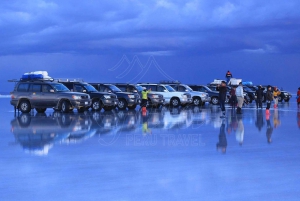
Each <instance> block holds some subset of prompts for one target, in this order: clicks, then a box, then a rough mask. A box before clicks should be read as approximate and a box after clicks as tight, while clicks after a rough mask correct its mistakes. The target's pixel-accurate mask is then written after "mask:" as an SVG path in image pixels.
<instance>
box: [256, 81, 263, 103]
mask: <svg viewBox="0 0 300 201" xmlns="http://www.w3.org/2000/svg"><path fill="white" fill-rule="evenodd" d="M263 96H264V91H263V89H262V87H261V85H259V86H258V88H257V90H256V109H258V107H259V108H261V109H262V99H263Z"/></svg>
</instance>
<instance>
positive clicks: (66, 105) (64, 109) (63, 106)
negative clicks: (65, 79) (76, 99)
mask: <svg viewBox="0 0 300 201" xmlns="http://www.w3.org/2000/svg"><path fill="white" fill-rule="evenodd" d="M61 111H62V112H63V113H68V112H69V111H70V103H69V102H68V101H63V102H62V104H61Z"/></svg>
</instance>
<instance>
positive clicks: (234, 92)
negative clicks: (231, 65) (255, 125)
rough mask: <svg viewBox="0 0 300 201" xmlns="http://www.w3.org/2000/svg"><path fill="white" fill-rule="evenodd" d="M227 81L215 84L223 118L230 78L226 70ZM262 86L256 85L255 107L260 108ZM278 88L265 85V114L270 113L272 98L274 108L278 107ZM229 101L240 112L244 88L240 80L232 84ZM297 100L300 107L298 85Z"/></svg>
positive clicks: (262, 94) (230, 75) (262, 96)
mask: <svg viewBox="0 0 300 201" xmlns="http://www.w3.org/2000/svg"><path fill="white" fill-rule="evenodd" d="M225 77H226V79H227V82H225V81H222V82H221V84H220V85H218V86H217V90H218V91H219V103H220V107H221V110H222V116H221V118H225V117H226V115H225V100H226V96H227V86H226V85H227V84H228V82H229V81H230V79H231V78H232V73H231V72H230V71H229V70H228V71H227V73H226V75H225ZM263 91H264V88H263V87H262V86H258V89H257V90H256V108H257V109H258V108H261V109H262V101H263V98H264V92H263ZM280 93H281V92H280V90H279V89H278V88H277V87H274V89H273V90H272V86H270V85H268V86H267V92H266V96H265V98H266V103H267V106H266V114H267V115H270V111H269V110H270V107H271V102H272V101H273V100H274V108H277V107H278V97H279V95H280ZM230 96H231V97H230V103H231V105H232V107H233V108H235V106H237V109H236V112H237V114H242V107H243V103H244V89H243V84H242V82H240V83H239V85H238V86H237V87H235V86H233V87H232V88H231V90H230ZM297 102H298V108H299V107H300V87H299V88H298V92H297Z"/></svg>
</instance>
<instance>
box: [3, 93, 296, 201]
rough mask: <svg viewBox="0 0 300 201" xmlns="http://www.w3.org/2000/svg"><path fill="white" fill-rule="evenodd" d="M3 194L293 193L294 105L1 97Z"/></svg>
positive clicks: (269, 196) (182, 196) (186, 196)
mask: <svg viewBox="0 0 300 201" xmlns="http://www.w3.org/2000/svg"><path fill="white" fill-rule="evenodd" d="M0 103H1V107H0V122H1V128H0V129H1V134H0V135H1V141H0V147H1V152H0V160H1V167H0V168H1V171H0V178H1V180H0V200H222V201H223V200H231V201H232V200H273V201H274V200H283V199H286V200H299V196H300V190H299V187H298V183H299V182H298V180H299V179H298V178H299V176H300V171H299V166H300V160H299V159H300V154H299V144H300V132H299V128H300V110H298V109H297V106H296V102H295V100H291V102H290V103H281V104H279V108H278V109H271V115H270V116H266V115H265V111H264V110H260V109H258V110H257V109H256V107H255V104H254V103H252V104H249V105H247V106H245V108H243V114H242V115H236V114H235V111H234V110H232V109H231V108H230V107H228V106H227V108H226V116H227V118H226V119H221V118H220V115H221V113H220V109H219V107H218V106H211V105H205V106H204V107H202V108H199V107H187V108H179V109H177V108H173V109H170V108H167V107H163V108H160V109H156V110H148V112H147V113H146V114H143V113H141V112H140V111H139V110H138V109H137V110H133V111H117V110H116V111H112V112H103V111H102V112H91V111H89V112H85V113H83V114H78V113H77V111H74V113H70V114H63V113H57V112H54V111H53V110H52V109H48V110H47V111H46V113H45V114H37V113H36V112H33V113H31V114H28V115H26V114H21V113H20V114H15V113H14V111H13V107H12V106H11V105H10V104H9V99H8V98H2V99H0Z"/></svg>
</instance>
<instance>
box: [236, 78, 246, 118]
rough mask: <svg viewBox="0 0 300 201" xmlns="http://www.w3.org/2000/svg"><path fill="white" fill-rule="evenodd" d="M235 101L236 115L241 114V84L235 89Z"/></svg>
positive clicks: (242, 97)
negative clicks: (236, 103)
mask: <svg viewBox="0 0 300 201" xmlns="http://www.w3.org/2000/svg"><path fill="white" fill-rule="evenodd" d="M235 94H236V97H237V101H238V107H237V112H236V113H237V114H242V107H243V103H244V89H243V84H242V82H240V83H239V86H238V87H237V88H236V91H235Z"/></svg>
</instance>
